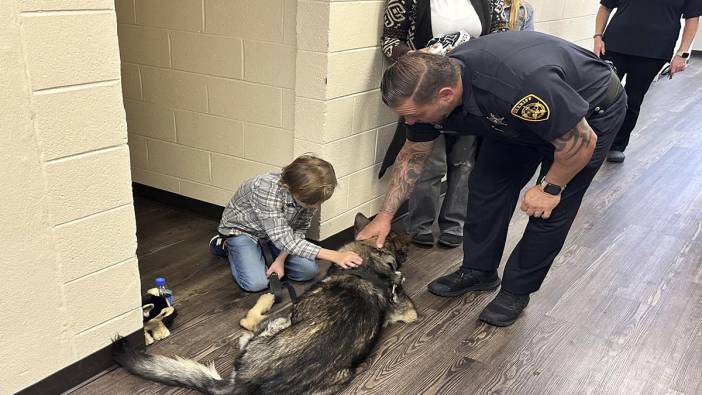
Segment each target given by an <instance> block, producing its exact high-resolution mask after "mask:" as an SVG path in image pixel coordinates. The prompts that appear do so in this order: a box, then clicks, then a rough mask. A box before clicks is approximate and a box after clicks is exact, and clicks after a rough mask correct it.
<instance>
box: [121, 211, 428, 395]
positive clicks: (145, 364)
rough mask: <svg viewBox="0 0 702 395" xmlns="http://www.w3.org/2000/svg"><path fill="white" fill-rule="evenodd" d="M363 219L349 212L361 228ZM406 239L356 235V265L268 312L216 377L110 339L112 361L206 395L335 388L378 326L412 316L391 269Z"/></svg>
mask: <svg viewBox="0 0 702 395" xmlns="http://www.w3.org/2000/svg"><path fill="white" fill-rule="evenodd" d="M368 222H369V220H368V218H366V217H365V216H363V215H362V214H357V215H356V221H355V224H354V228H355V229H356V231H357V232H358V231H360V230H361V229H362V228H363V227H364V226H365V225H366V224H367V223H368ZM409 240H410V238H409V237H408V236H407V235H403V236H399V235H396V234H391V235H390V237H388V239H387V240H386V242H385V246H384V247H383V248H382V249H379V248H376V247H375V244H374V242H373V241H355V242H352V243H349V244H347V245H346V246H344V247H343V248H342V250H346V251H353V252H356V253H357V254H358V255H360V256H361V257H362V258H363V264H362V265H361V266H359V267H358V268H354V269H348V270H343V269H340V268H337V267H336V266H332V267H331V268H330V269H329V271H328V272H327V275H326V276H325V277H324V279H322V280H321V281H320V282H318V283H317V284H315V285H314V286H313V287H312V288H311V289H309V290H308V291H307V292H305V293H304V294H303V295H302V296H301V297H300V301H299V302H298V303H297V304H294V305H293V306H292V309H291V311H290V312H289V314H288V315H287V316H284V317H278V318H274V317H267V318H264V319H263V321H262V322H260V323H259V324H258V325H255V327H257V331H256V332H254V333H246V334H245V335H243V336H242V338H241V339H240V344H241V346H242V351H241V353H240V354H239V356H238V357H237V358H236V360H235V361H234V370H233V371H232V374H231V376H230V377H229V378H227V379H222V378H221V377H220V376H219V374H218V373H217V371H216V370H215V368H214V366H205V365H202V364H200V363H198V362H195V361H193V360H188V359H182V358H179V357H175V358H170V357H165V356H160V355H149V354H146V353H144V352H141V351H137V350H134V349H133V348H130V347H129V346H128V345H127V344H126V343H125V341H124V340H119V341H117V342H116V344H115V345H116V351H115V354H114V358H115V360H116V361H117V362H118V363H119V364H120V365H122V366H123V367H124V368H125V369H127V370H128V371H129V372H131V373H132V374H135V375H137V376H141V377H143V378H146V379H149V380H154V381H158V382H161V383H164V384H168V385H176V386H182V387H187V388H191V389H195V390H198V391H201V392H203V393H206V394H331V393H337V392H339V391H341V390H342V389H343V388H344V387H345V386H346V385H348V383H349V382H350V381H351V379H352V378H353V376H354V373H355V370H356V368H357V366H358V365H359V364H360V363H362V362H363V361H364V360H365V359H366V358H367V357H368V355H369V354H370V352H371V351H372V349H373V347H374V345H375V344H376V342H377V341H378V339H379V338H380V335H381V331H382V329H383V328H384V327H385V326H386V325H387V324H390V323H394V322H412V321H414V320H416V319H417V312H416V310H415V307H414V303H413V302H412V300H411V299H410V298H409V297H408V296H407V294H406V293H405V292H404V290H403V288H402V282H403V280H404V277H403V276H402V273H400V272H399V271H398V270H399V268H400V265H401V264H402V263H403V262H404V261H405V260H406V258H407V249H408V244H409Z"/></svg>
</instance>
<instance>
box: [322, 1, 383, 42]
mask: <svg viewBox="0 0 702 395" xmlns="http://www.w3.org/2000/svg"><path fill="white" fill-rule="evenodd" d="M384 11H385V2H384V1H363V2H361V1H355V2H344V3H332V4H331V8H330V15H329V20H330V22H329V26H331V32H330V33H329V52H335V51H343V50H347V49H355V48H366V47H376V46H378V45H379V43H380V36H381V35H382V33H383V13H384Z"/></svg>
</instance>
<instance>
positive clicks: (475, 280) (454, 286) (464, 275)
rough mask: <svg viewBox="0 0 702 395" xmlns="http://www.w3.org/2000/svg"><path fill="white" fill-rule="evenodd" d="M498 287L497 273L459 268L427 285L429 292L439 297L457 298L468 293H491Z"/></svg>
mask: <svg viewBox="0 0 702 395" xmlns="http://www.w3.org/2000/svg"><path fill="white" fill-rule="evenodd" d="M499 285H500V278H499V277H498V276H497V272H481V271H478V270H471V269H462V268H461V269H458V270H456V271H455V272H453V273H451V274H447V275H445V276H443V277H439V278H437V279H436V280H434V281H432V282H431V283H429V292H431V293H433V294H434V295H439V296H458V295H463V294H464V293H466V292H470V291H492V290H493V289H495V288H497V287H498V286H499Z"/></svg>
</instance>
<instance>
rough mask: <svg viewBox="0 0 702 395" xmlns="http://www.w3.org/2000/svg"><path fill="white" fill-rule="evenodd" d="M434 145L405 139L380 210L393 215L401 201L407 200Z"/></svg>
mask: <svg viewBox="0 0 702 395" xmlns="http://www.w3.org/2000/svg"><path fill="white" fill-rule="evenodd" d="M433 145H434V143H433V142H432V141H429V142H426V143H413V142H411V141H406V142H405V145H404V146H403V147H402V150H400V153H399V154H398V155H397V160H396V161H395V168H394V169H393V172H392V181H391V182H390V187H389V188H388V193H387V194H386V195H385V202H384V203H383V208H381V209H380V211H382V212H385V213H388V214H390V215H394V214H395V212H396V211H397V209H398V208H399V207H400V205H401V204H402V202H404V201H405V200H407V197H408V196H409V194H410V192H411V191H412V189H414V185H415V184H416V183H417V180H418V179H419V176H420V175H421V174H422V169H424V163H425V162H426V158H427V157H428V156H429V154H430V153H431V148H432V146H433Z"/></svg>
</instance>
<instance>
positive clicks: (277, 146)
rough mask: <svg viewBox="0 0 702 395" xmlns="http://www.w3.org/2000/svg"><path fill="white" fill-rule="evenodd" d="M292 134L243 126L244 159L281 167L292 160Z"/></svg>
mask: <svg viewBox="0 0 702 395" xmlns="http://www.w3.org/2000/svg"><path fill="white" fill-rule="evenodd" d="M292 154H293V132H291V131H289V130H285V129H278V128H272V127H269V126H263V125H257V124H251V123H245V124H244V158H246V159H251V160H253V161H256V162H263V163H268V164H271V165H274V166H279V167H283V166H285V165H287V164H288V163H290V162H291V161H292V159H293V157H292Z"/></svg>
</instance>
